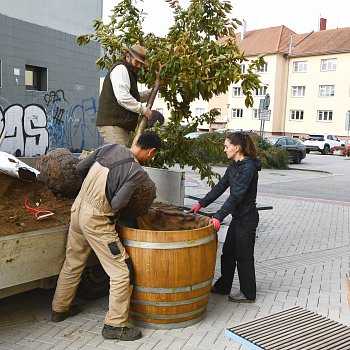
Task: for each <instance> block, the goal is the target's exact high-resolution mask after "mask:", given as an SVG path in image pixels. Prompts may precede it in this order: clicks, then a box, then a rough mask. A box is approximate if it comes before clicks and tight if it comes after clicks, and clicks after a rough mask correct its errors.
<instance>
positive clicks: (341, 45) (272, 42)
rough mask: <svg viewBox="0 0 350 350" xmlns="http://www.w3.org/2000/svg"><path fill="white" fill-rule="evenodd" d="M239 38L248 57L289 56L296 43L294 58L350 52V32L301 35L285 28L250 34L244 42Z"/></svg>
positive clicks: (339, 31) (344, 30)
mask: <svg viewBox="0 0 350 350" xmlns="http://www.w3.org/2000/svg"><path fill="white" fill-rule="evenodd" d="M241 37H242V34H241V33H238V34H237V35H236V42H237V44H238V46H239V48H240V49H241V51H243V52H244V53H245V55H247V56H250V55H260V54H271V53H288V52H289V47H290V41H291V40H292V50H291V52H290V54H291V55H313V54H322V53H324V54H325V53H328V52H347V51H350V28H349V27H348V28H338V29H329V30H320V31H317V32H314V31H312V32H310V33H304V34H297V33H295V32H294V31H292V30H291V29H289V28H287V27H285V26H283V25H282V26H278V27H270V28H263V29H256V30H251V31H247V32H246V33H245V34H244V38H243V39H241Z"/></svg>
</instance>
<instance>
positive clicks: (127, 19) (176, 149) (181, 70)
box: [77, 0, 265, 185]
mask: <svg viewBox="0 0 350 350" xmlns="http://www.w3.org/2000/svg"><path fill="white" fill-rule="evenodd" d="M165 2H167V3H168V4H169V6H170V7H171V8H172V10H173V16H174V24H173V25H172V26H171V27H170V28H169V31H168V34H167V35H166V36H165V37H158V36H156V35H155V34H153V33H147V34H146V33H144V32H143V30H142V22H143V20H144V13H143V12H142V10H139V9H138V8H137V7H136V6H135V5H134V4H133V1H132V0H123V1H121V2H120V3H118V4H117V5H116V6H115V7H114V10H113V14H112V15H111V16H110V22H109V23H107V24H104V23H103V22H102V20H101V19H96V20H95V21H94V23H93V26H94V30H95V33H90V34H85V35H81V36H79V37H78V38H77V42H78V44H79V45H83V44H87V43H89V42H90V41H91V40H92V41H98V42H100V43H101V45H102V48H103V50H104V53H103V56H102V57H100V58H99V59H98V60H97V62H96V63H97V65H98V66H99V67H100V68H101V69H103V68H107V69H108V68H109V67H110V66H111V65H112V64H113V63H114V62H115V61H116V60H117V58H118V56H119V54H120V53H121V52H122V48H123V47H128V46H131V45H132V44H135V43H139V44H141V45H143V46H145V47H146V48H147V49H148V53H149V54H148V62H149V65H148V67H147V69H144V70H143V71H142V72H141V73H140V81H141V82H142V83H144V84H145V85H147V86H153V84H154V82H155V77H156V74H155V72H156V71H157V70H159V67H162V69H161V72H160V77H161V86H160V89H159V92H160V94H161V95H162V97H163V99H164V100H165V101H166V103H167V107H168V109H169V110H170V111H171V117H170V119H169V121H168V123H167V125H166V126H165V127H164V128H162V129H160V130H158V131H159V132H160V135H161V137H162V139H163V140H164V144H165V145H164V147H163V149H162V151H161V152H159V154H158V155H157V156H156V158H155V159H154V160H153V164H152V166H155V167H165V166H168V167H170V166H173V165H174V164H175V163H178V164H179V165H180V167H181V168H183V167H184V166H185V165H190V166H191V167H192V169H198V170H199V172H200V175H201V178H202V179H204V178H207V181H208V183H209V184H210V185H213V176H216V177H218V175H217V174H215V173H213V172H212V170H211V167H210V166H209V165H208V164H203V163H202V162H201V161H200V160H198V159H195V157H191V155H190V152H189V149H190V148H191V147H196V144H197V143H198V142H199V141H198V140H197V139H192V140H191V139H187V138H185V137H184V136H185V135H186V134H187V133H189V132H192V131H195V130H196V129H197V127H198V125H199V124H203V123H204V122H207V123H210V122H213V121H214V120H215V116H216V115H217V114H218V112H217V111H216V110H212V111H209V112H208V113H205V114H203V115H201V116H199V117H193V116H192V115H191V111H190V103H191V102H193V101H194V100H196V99H198V98H202V99H203V100H206V101H208V100H209V99H211V98H212V97H213V96H215V95H219V94H221V93H226V92H227V90H228V87H229V85H230V84H232V83H238V82H241V86H242V91H243V94H244V95H245V104H246V106H252V105H253V97H252V92H253V91H255V89H257V88H258V87H259V84H260V80H259V77H258V75H257V74H255V71H256V69H257V68H259V67H261V66H262V65H263V64H264V63H265V62H264V60H263V58H262V57H259V58H258V59H257V60H254V61H251V62H250V63H249V67H248V69H247V72H246V73H242V72H241V64H242V63H243V62H245V61H248V60H247V59H246V57H245V56H244V53H242V52H241V51H240V50H239V48H238V46H237V44H236V41H235V30H236V29H237V27H238V25H240V24H241V23H240V21H239V20H237V19H235V18H230V17H229V16H230V13H231V10H232V5H231V4H230V3H229V2H228V1H219V0H191V1H190V5H189V6H188V8H182V7H181V6H180V4H179V3H178V0H165ZM181 123H186V124H187V127H186V128H184V129H183V128H181V127H180V125H181ZM208 147H211V145H208Z"/></svg>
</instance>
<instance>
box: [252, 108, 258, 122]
mask: <svg viewBox="0 0 350 350" xmlns="http://www.w3.org/2000/svg"><path fill="white" fill-rule="evenodd" d="M253 119H259V110H258V109H256V108H254V109H253Z"/></svg>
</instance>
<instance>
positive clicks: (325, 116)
mask: <svg viewBox="0 0 350 350" xmlns="http://www.w3.org/2000/svg"><path fill="white" fill-rule="evenodd" d="M332 118H333V111H317V121H319V122H331V121H332Z"/></svg>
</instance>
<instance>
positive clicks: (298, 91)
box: [292, 86, 305, 97]
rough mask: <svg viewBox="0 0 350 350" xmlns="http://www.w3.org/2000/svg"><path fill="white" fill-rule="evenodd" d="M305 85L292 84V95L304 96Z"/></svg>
mask: <svg viewBox="0 0 350 350" xmlns="http://www.w3.org/2000/svg"><path fill="white" fill-rule="evenodd" d="M304 96H305V86H292V97H304Z"/></svg>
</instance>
